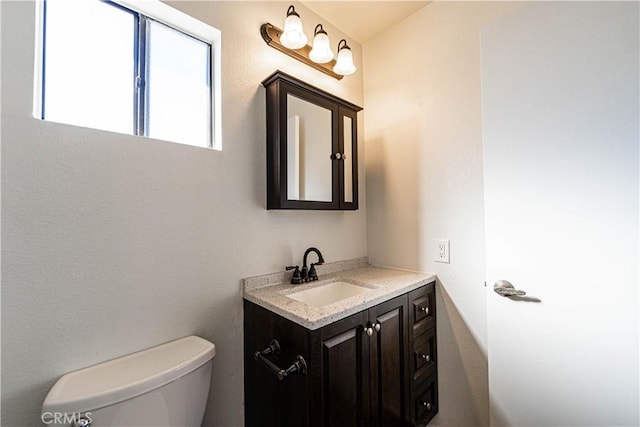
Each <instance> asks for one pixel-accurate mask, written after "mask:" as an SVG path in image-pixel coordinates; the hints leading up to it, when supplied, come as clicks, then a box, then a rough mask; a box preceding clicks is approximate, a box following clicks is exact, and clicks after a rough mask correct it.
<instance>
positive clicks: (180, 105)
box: [35, 0, 221, 149]
mask: <svg viewBox="0 0 640 427" xmlns="http://www.w3.org/2000/svg"><path fill="white" fill-rule="evenodd" d="M142 9H144V10H142ZM41 22H42V24H41V25H39V28H40V29H41V31H42V38H41V42H42V46H41V49H39V50H40V61H39V62H40V64H39V65H40V66H41V70H40V72H39V73H38V75H39V77H38V82H37V89H38V91H37V96H36V101H35V102H36V116H37V117H39V118H41V119H44V120H50V121H55V122H61V123H68V124H73V125H78V126H85V127H90V128H96V129H103V130H109V131H114V132H120V133H128V134H133V135H140V136H146V137H151V138H158V139H163V140H168V141H173V142H179V143H183V144H189V145H195V146H201V147H212V148H217V149H219V148H220V135H221V131H220V32H219V31H218V30H216V29H215V28H212V27H210V26H208V25H206V24H204V23H202V22H200V21H197V20H195V19H194V18H191V17H189V16H188V15H185V14H183V13H181V12H179V11H177V10H175V9H172V8H171V7H169V6H167V5H165V4H163V3H161V2H159V1H155V0H154V1H148V0H146V1H140V2H137V3H134V2H130V3H126V2H124V1H123V2H118V3H115V2H111V1H101V0H44V1H43V3H42V8H41Z"/></svg>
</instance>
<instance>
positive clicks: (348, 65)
mask: <svg viewBox="0 0 640 427" xmlns="http://www.w3.org/2000/svg"><path fill="white" fill-rule="evenodd" d="M343 42H344V44H342V43H343ZM341 45H342V47H340V46H341ZM333 71H334V72H335V73H338V74H342V75H343V76H348V75H349V74H353V73H354V72H355V71H356V66H355V65H353V54H352V53H351V48H350V47H349V45H348V44H347V41H346V40H345V39H342V40H340V43H338V60H337V62H336V65H335V66H334V67H333Z"/></svg>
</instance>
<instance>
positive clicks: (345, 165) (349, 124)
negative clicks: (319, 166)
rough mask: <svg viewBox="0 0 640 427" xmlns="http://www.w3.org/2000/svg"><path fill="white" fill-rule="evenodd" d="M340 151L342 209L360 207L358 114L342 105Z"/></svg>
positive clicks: (339, 121)
mask: <svg viewBox="0 0 640 427" xmlns="http://www.w3.org/2000/svg"><path fill="white" fill-rule="evenodd" d="M338 112H339V119H338V128H339V142H338V152H340V153H341V158H340V160H339V162H340V173H339V177H340V179H339V180H338V181H339V182H338V185H339V186H340V209H345V210H355V209H358V130H357V126H358V116H357V114H356V111H354V110H350V109H348V108H344V107H340V108H339V109H338Z"/></svg>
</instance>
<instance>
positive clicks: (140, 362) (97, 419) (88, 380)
mask: <svg viewBox="0 0 640 427" xmlns="http://www.w3.org/2000/svg"><path fill="white" fill-rule="evenodd" d="M214 356H215V345H214V344H212V343H210V342H209V341H207V340H204V339H202V338H200V337H196V336H190V337H186V338H182V339H179V340H177V341H172V342H169V343H166V344H162V345H159V346H157V347H153V348H150V349H147V350H143V351H140V352H138V353H133V354H130V355H128V356H124V357H120V358H118V359H114V360H111V361H108V362H104V363H100V364H98V365H95V366H91V367H88V368H85V369H81V370H79V371H75V372H71V373H68V374H66V375H64V376H63V377H61V378H60V379H59V380H58V382H56V384H55V385H54V386H53V388H51V390H50V391H49V394H48V395H47V397H46V398H45V401H44V403H43V405H42V421H43V422H44V424H45V425H51V426H68V427H89V426H92V427H102V426H153V427H164V426H166V427H173V426H185V427H199V426H200V425H201V424H202V418H203V416H204V411H205V407H206V404H207V397H208V395H209V387H210V384H211V368H212V364H213V357H214Z"/></svg>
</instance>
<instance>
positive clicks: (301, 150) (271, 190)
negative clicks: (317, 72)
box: [262, 71, 362, 210]
mask: <svg viewBox="0 0 640 427" xmlns="http://www.w3.org/2000/svg"><path fill="white" fill-rule="evenodd" d="M262 85H263V86H264V87H265V89H266V95H267V209H309V210H356V209H358V132H357V113H358V111H361V110H362V108H361V107H358V106H357V105H355V104H352V103H350V102H348V101H345V100H343V99H340V98H338V97H336V96H334V95H332V94H330V93H328V92H325V91H323V90H321V89H318V88H316V87H314V86H311V85H309V84H307V83H305V82H303V81H301V80H298V79H296V78H294V77H292V76H290V75H288V74H285V73H283V72H281V71H276V72H275V73H273V74H272V75H270V76H269V77H267V78H266V79H265V80H264V81H263V82H262Z"/></svg>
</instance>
